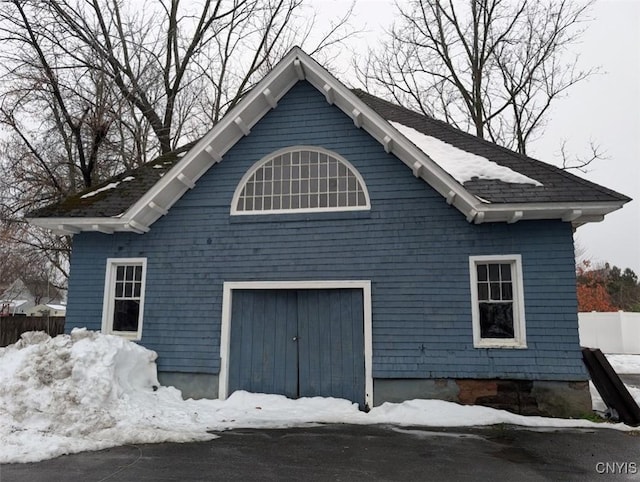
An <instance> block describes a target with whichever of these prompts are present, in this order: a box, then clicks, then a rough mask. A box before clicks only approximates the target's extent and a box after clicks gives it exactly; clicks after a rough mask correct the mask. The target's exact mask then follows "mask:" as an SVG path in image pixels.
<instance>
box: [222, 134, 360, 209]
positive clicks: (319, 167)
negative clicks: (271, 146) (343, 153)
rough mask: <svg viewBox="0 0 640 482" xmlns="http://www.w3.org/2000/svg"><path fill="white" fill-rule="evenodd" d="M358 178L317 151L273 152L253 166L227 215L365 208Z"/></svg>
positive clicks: (337, 160)
mask: <svg viewBox="0 0 640 482" xmlns="http://www.w3.org/2000/svg"><path fill="white" fill-rule="evenodd" d="M369 206H370V204H369V194H368V192H367V189H366V186H365V185H364V181H363V179H362V176H360V174H359V173H358V171H356V169H355V168H354V167H353V166H352V165H351V164H350V163H349V162H348V161H346V160H345V159H343V158H342V157H340V156H339V155H337V154H336V153H333V152H331V151H327V150H325V149H322V148H318V147H308V146H302V147H300V146H298V147H290V148H287V149H283V150H280V151H276V152H275V153H272V154H270V155H268V156H267V157H266V158H264V159H262V160H260V161H258V162H257V163H256V164H255V165H254V166H253V167H252V168H251V169H250V170H249V171H248V172H247V173H246V174H245V175H244V177H243V178H242V180H241V181H240V184H239V185H238V187H237V188H236V192H235V194H234V196H233V201H232V205H231V214H271V213H282V212H291V211H296V212H310V211H355V210H366V209H369Z"/></svg>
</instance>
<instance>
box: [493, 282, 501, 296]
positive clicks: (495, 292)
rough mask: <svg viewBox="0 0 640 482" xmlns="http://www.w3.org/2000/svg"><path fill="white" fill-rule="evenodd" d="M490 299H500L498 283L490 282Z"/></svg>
mask: <svg viewBox="0 0 640 482" xmlns="http://www.w3.org/2000/svg"><path fill="white" fill-rule="evenodd" d="M491 299H492V300H500V283H491Z"/></svg>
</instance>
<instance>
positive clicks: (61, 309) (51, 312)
mask: <svg viewBox="0 0 640 482" xmlns="http://www.w3.org/2000/svg"><path fill="white" fill-rule="evenodd" d="M66 312H67V307H66V306H65V305H57V304H54V303H46V304H40V305H37V306H34V307H33V308H30V309H28V310H27V311H26V315H27V316H55V317H62V316H65V314H66Z"/></svg>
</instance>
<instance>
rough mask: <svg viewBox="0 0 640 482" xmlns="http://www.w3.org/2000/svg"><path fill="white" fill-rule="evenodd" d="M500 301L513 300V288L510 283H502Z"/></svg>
mask: <svg viewBox="0 0 640 482" xmlns="http://www.w3.org/2000/svg"><path fill="white" fill-rule="evenodd" d="M502 299H503V300H512V299H513V288H512V286H511V283H502Z"/></svg>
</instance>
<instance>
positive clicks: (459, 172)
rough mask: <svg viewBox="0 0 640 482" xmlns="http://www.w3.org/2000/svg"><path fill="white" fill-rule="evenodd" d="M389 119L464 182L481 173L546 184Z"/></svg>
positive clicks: (480, 177) (432, 157)
mask: <svg viewBox="0 0 640 482" xmlns="http://www.w3.org/2000/svg"><path fill="white" fill-rule="evenodd" d="M389 123H390V124H391V125H392V126H393V127H395V128H396V129H398V131H399V132H400V133H401V134H402V135H404V136H405V137H406V138H407V139H409V140H410V141H411V142H413V143H414V144H415V145H416V147H418V148H419V149H420V150H421V151H422V152H424V153H425V154H426V155H427V156H429V157H430V158H431V159H432V160H433V161H434V162H435V163H436V164H438V165H439V166H440V167H441V168H442V169H444V170H445V171H446V172H448V173H449V174H450V175H451V176H452V177H453V178H454V179H455V180H456V181H458V182H459V183H460V184H464V183H465V182H467V181H470V180H471V179H473V178H474V177H477V178H478V179H496V180H500V181H504V182H511V183H517V184H533V185H534V186H542V184H541V183H540V182H538V181H536V180H535V179H531V178H530V177H527V176H525V175H524V174H520V173H519V172H516V171H514V170H512V169H509V168H508V167H505V166H501V165H500V164H497V163H495V162H493V161H490V160H489V159H487V158H486V157H482V156H478V155H476V154H472V153H470V152H467V151H463V150H462V149H458V148H457V147H455V146H452V145H451V144H447V143H446V142H443V141H441V140H440V139H438V138H436V137H432V136H428V135H426V134H423V133H422V132H418V131H417V130H415V129H413V128H412V127H407V126H405V125H403V124H400V123H399V122H394V121H389Z"/></svg>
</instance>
